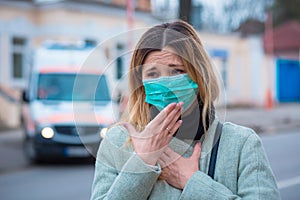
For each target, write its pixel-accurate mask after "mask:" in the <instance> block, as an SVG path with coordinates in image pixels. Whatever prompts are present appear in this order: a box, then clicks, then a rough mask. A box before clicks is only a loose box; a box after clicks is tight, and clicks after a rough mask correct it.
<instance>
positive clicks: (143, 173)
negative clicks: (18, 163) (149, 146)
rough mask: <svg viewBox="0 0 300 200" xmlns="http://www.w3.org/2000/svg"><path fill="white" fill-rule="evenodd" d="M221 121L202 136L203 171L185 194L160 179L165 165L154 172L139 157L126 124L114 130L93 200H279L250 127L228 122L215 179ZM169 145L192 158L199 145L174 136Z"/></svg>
mask: <svg viewBox="0 0 300 200" xmlns="http://www.w3.org/2000/svg"><path fill="white" fill-rule="evenodd" d="M217 122H218V120H217V119H216V120H215V121H214V122H213V124H212V125H211V127H210V128H209V130H208V132H207V134H206V137H205V138H204V137H202V138H201V140H202V150H201V158H200V159H199V166H200V170H199V171H198V172H196V173H195V174H194V175H193V176H192V177H191V178H190V179H189V181H188V182H187V184H186V186H185V188H184V189H183V190H179V189H176V188H174V187H172V186H170V185H169V184H168V183H167V182H166V181H164V180H158V177H159V175H160V173H161V168H160V166H158V169H153V168H151V167H150V166H148V165H146V164H145V163H144V162H143V161H142V160H141V159H140V158H139V156H138V155H136V154H135V153H134V151H133V148H132V146H131V145H130V143H128V137H129V136H128V132H127V130H126V129H125V128H124V127H123V126H114V127H112V128H110V129H109V131H108V132H107V134H106V137H105V139H104V140H103V141H102V142H101V145H100V148H99V151H98V155H97V161H96V166H95V175H94V182H93V187H92V196H91V199H93V200H96V199H108V200H112V199H128V200H133V199H137V200H142V199H159V200H167V199H172V200H173V199H182V200H183V199H218V200H219V199H251V200H254V199H255V200H257V199H263V200H268V199H270V200H276V199H279V198H280V197H279V192H278V189H277V185H276V181H275V178H274V175H273V173H272V170H271V168H270V164H269V162H268V160H267V157H266V154H265V151H264V149H263V146H262V143H261V140H260V138H259V137H258V136H257V135H256V133H255V132H254V131H253V130H251V129H249V128H246V127H242V126H238V125H235V124H232V123H229V122H226V123H224V125H223V130H222V136H221V140H220V144H219V150H218V157H217V162H216V167H215V178H214V180H213V179H211V177H210V176H208V175H207V172H208V168H209V160H210V151H211V149H212V146H213V138H214V134H215V129H216V125H217ZM169 146H170V147H171V148H172V149H173V150H174V151H176V152H177V153H180V154H181V155H183V156H184V157H188V156H190V155H191V153H192V151H193V146H194V142H192V141H182V140H179V139H176V138H173V139H172V141H171V142H170V145H169Z"/></svg>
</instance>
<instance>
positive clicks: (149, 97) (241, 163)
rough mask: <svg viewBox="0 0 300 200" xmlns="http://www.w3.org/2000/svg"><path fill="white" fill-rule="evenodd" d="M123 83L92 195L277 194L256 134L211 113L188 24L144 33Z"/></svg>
mask: <svg viewBox="0 0 300 200" xmlns="http://www.w3.org/2000/svg"><path fill="white" fill-rule="evenodd" d="M129 84H130V92H131V94H130V99H129V107H128V112H127V114H126V115H125V122H124V123H119V124H117V125H115V126H113V127H112V128H110V129H109V131H108V132H107V134H106V137H105V139H104V140H103V141H102V142H101V145H100V148H99V151H98V155H97V161H96V168H95V177H94V183H93V188H92V197H91V198H92V199H130V200H132V199H139V200H140V199H251V200H252V199H264V200H265V199H272V200H273V199H279V194H278V190H277V186H276V182H275V179H274V176H273V173H272V171H271V168H270V165H269V163H268V160H267V158H266V155H265V152H264V149H263V147H262V144H261V141H260V139H259V138H258V136H257V135H256V134H255V133H254V132H253V131H252V130H251V129H249V128H246V127H242V126H238V125H235V124H232V123H228V122H226V123H224V124H223V127H222V125H221V123H220V122H219V120H218V118H217V117H216V116H215V112H214V106H213V102H214V100H216V98H217V97H218V95H219V88H218V84H217V79H216V76H215V74H214V71H213V68H212V65H211V63H210V61H209V59H208V56H207V54H206V53H205V50H204V48H203V45H202V44H201V41H200V39H199V38H198V36H197V34H196V32H195V30H194V29H193V28H192V27H191V26H190V25H189V24H187V23H185V22H183V21H176V22H173V23H166V24H162V25H158V26H154V27H153V28H151V29H149V30H148V31H147V32H146V33H144V35H143V36H142V37H141V39H140V41H139V43H138V44H137V46H136V49H135V51H134V53H133V57H132V61H131V65H130V72H129ZM219 135H220V136H219ZM216 147H217V148H216Z"/></svg>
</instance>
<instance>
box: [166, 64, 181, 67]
mask: <svg viewBox="0 0 300 200" xmlns="http://www.w3.org/2000/svg"><path fill="white" fill-rule="evenodd" d="M168 66H169V67H179V66H183V64H168Z"/></svg>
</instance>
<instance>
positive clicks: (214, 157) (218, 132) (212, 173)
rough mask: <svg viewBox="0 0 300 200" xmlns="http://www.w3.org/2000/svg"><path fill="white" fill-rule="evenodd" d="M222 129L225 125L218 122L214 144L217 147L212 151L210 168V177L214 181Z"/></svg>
mask: <svg viewBox="0 0 300 200" xmlns="http://www.w3.org/2000/svg"><path fill="white" fill-rule="evenodd" d="M222 128H223V124H222V123H221V122H218V125H217V128H216V132H215V137H214V142H213V144H215V145H214V147H213V149H212V151H211V155H210V161H209V168H208V175H209V176H210V177H211V178H212V179H214V176H215V165H216V161H217V155H218V148H219V143H220V138H221V134H222Z"/></svg>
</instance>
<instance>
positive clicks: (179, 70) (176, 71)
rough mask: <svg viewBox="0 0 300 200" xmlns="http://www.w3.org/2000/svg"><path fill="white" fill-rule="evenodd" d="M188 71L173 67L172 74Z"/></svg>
mask: <svg viewBox="0 0 300 200" xmlns="http://www.w3.org/2000/svg"><path fill="white" fill-rule="evenodd" d="M184 73H186V72H185V71H184V70H183V69H173V70H172V75H177V74H184Z"/></svg>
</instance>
